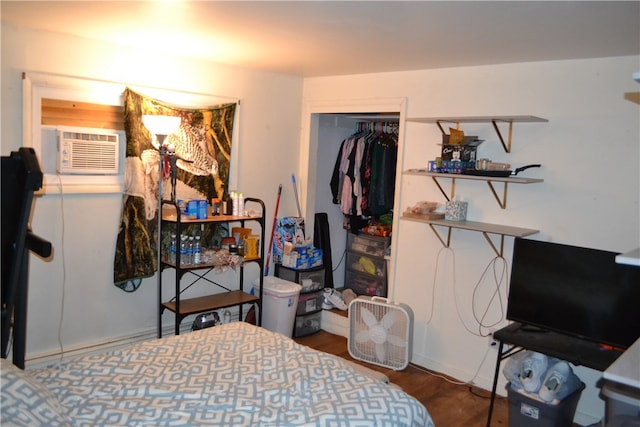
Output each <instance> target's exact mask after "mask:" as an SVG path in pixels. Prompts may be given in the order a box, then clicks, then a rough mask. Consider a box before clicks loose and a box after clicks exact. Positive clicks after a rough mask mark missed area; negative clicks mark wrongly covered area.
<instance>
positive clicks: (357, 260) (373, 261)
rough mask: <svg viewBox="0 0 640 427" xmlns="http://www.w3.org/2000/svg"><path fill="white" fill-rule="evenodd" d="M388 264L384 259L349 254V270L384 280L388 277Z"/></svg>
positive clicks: (353, 253)
mask: <svg viewBox="0 0 640 427" xmlns="http://www.w3.org/2000/svg"><path fill="white" fill-rule="evenodd" d="M386 266H387V263H386V260H385V259H384V258H375V257H371V256H368V255H363V254H359V253H355V252H347V268H350V269H352V270H355V271H358V272H362V273H365V274H369V275H371V276H375V277H380V278H384V277H386V276H387V274H386V273H387V267H386Z"/></svg>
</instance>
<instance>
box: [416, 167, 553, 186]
mask: <svg viewBox="0 0 640 427" xmlns="http://www.w3.org/2000/svg"><path fill="white" fill-rule="evenodd" d="M404 174H405V175H418V176H431V177H434V178H449V179H468V180H471V181H493V182H507V183H508V182H512V183H514V184H534V183H536V182H544V179H541V178H523V177H517V176H504V177H503V176H481V175H465V174H463V173H440V172H429V171H427V170H426V169H409V170H406V171H405V172H404Z"/></svg>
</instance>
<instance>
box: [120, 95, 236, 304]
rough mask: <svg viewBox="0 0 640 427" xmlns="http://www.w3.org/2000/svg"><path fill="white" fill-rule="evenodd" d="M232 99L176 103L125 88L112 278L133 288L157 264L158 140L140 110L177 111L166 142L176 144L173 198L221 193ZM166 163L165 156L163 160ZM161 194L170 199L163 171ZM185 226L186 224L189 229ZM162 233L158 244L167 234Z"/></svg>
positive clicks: (227, 161)
mask: <svg viewBox="0 0 640 427" xmlns="http://www.w3.org/2000/svg"><path fill="white" fill-rule="evenodd" d="M235 110H236V104H235V103H233V104H224V105H219V106H216V107H210V108H206V109H189V108H180V107H176V106H173V105H170V104H166V103H163V102H160V101H158V100H155V99H151V98H148V97H145V96H143V95H140V94H138V93H136V92H134V91H132V90H131V89H129V88H127V89H126V90H125V93H124V128H125V133H126V138H127V147H126V159H125V190H124V196H123V201H122V211H121V219H120V228H119V230H118V239H117V242H116V251H115V260H114V284H115V285H116V286H118V287H119V288H121V289H123V290H125V291H133V290H135V289H137V287H138V286H139V283H140V280H141V279H143V278H146V277H150V276H152V275H153V274H154V273H155V271H156V270H157V268H158V266H157V252H156V250H157V227H158V217H157V214H158V193H159V188H160V185H159V181H160V167H161V162H160V154H159V151H158V141H157V138H156V136H155V135H152V134H151V133H150V132H149V131H148V130H147V129H146V128H145V127H144V125H143V123H142V115H143V114H154V115H167V116H179V117H180V118H181V123H180V127H179V128H178V130H176V131H175V132H174V133H173V134H171V135H168V136H167V138H166V140H165V143H167V144H173V145H174V146H175V150H176V156H177V157H178V158H179V159H184V160H187V161H182V160H177V162H176V164H177V173H176V176H177V181H176V189H175V194H176V199H183V200H193V199H200V200H202V199H204V200H211V199H212V198H214V197H218V198H220V199H222V198H224V195H225V192H226V190H227V188H228V183H229V166H230V159H231V140H232V132H233V122H234V117H235ZM163 163H164V162H163ZM162 181H163V185H162V187H163V197H162V198H163V200H170V199H171V180H170V179H169V177H168V176H166V174H165V175H163V179H162ZM187 232H189V230H187ZM168 236H169V232H167V233H164V230H163V236H162V242H163V243H161V245H162V244H166V242H165V241H166V240H168V239H169V237H168Z"/></svg>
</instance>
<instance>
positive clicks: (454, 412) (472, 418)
mask: <svg viewBox="0 0 640 427" xmlns="http://www.w3.org/2000/svg"><path fill="white" fill-rule="evenodd" d="M295 340H296V341H297V342H298V343H300V344H302V345H306V346H308V347H311V348H315V349H316V350H320V351H324V352H325V353H331V354H335V355H336V356H340V357H342V358H344V359H347V360H351V361H355V362H356V363H360V364H361V365H363V366H366V367H368V368H370V369H373V370H376V371H379V372H382V373H384V374H385V375H386V376H387V377H388V378H389V380H390V381H391V382H392V383H394V384H396V385H398V386H400V387H402V389H403V390H404V391H405V392H407V393H408V394H410V395H411V396H413V397H415V398H416V399H418V400H419V401H420V402H422V404H423V405H424V406H425V407H426V408H427V410H428V411H429V413H430V414H431V418H433V422H434V423H435V425H436V427H485V426H486V425H487V415H488V412H489V402H490V394H491V393H490V392H488V391H486V390H482V389H478V388H475V387H469V386H468V385H457V384H453V383H451V382H449V381H447V380H445V379H443V378H440V377H438V376H435V375H434V374H433V373H427V372H425V371H424V370H422V369H421V368H419V367H416V366H413V365H409V366H408V367H407V368H406V369H405V370H403V371H399V372H396V371H393V370H391V369H386V368H383V367H380V366H376V365H371V364H367V363H364V362H359V361H356V360H354V359H353V358H352V357H351V356H350V355H349V350H348V348H347V339H346V338H344V337H341V336H338V335H333V334H330V333H328V332H325V331H320V332H318V333H316V334H313V335H309V336H306V337H301V338H295ZM508 414H509V403H508V399H507V398H504V397H500V396H498V397H496V401H495V406H494V409H493V416H492V418H491V426H496V427H497V426H508V425H509V415H508Z"/></svg>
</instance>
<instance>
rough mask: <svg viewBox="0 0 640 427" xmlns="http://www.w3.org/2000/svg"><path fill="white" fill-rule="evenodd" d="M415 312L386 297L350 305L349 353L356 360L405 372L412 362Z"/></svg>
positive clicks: (355, 300) (368, 299)
mask: <svg viewBox="0 0 640 427" xmlns="http://www.w3.org/2000/svg"><path fill="white" fill-rule="evenodd" d="M412 340H413V311H412V310H411V307H409V306H408V305H406V304H402V303H394V302H390V301H389V300H388V299H386V298H382V297H365V296H360V297H358V298H356V299H354V300H353V301H351V303H350V304H349V337H348V347H349V354H350V355H351V357H353V358H354V359H356V360H361V361H363V362H367V363H372V364H374V365H379V366H383V367H385V368H390V369H393V370H396V371H401V370H403V369H404V368H406V367H407V365H409V362H410V361H411V351H412Z"/></svg>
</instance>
